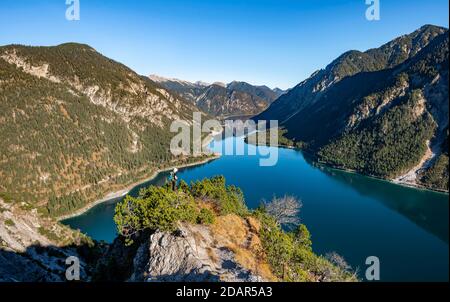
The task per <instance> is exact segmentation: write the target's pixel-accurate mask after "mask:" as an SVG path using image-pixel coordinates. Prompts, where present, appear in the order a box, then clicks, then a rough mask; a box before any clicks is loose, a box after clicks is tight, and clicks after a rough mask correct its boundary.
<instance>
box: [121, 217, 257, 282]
mask: <svg viewBox="0 0 450 302" xmlns="http://www.w3.org/2000/svg"><path fill="white" fill-rule="evenodd" d="M130 281H146V282H214V281H225V282H260V281H264V279H263V278H262V277H260V276H257V275H255V274H253V273H252V272H251V271H249V270H248V269H246V268H244V267H243V266H242V265H241V264H239V263H238V262H237V260H236V257H235V253H234V252H233V251H231V250H230V249H229V248H227V247H226V246H224V245H222V244H221V243H220V242H217V240H215V238H214V237H213V235H212V234H211V231H210V229H209V227H207V226H203V225H195V226H192V225H181V226H180V228H179V230H178V231H177V232H175V233H172V234H171V233H167V232H156V233H155V234H153V235H151V237H150V240H149V241H148V242H145V243H144V244H142V245H141V246H140V247H139V249H138V251H137V253H136V257H135V258H134V272H133V275H132V276H131V278H130Z"/></svg>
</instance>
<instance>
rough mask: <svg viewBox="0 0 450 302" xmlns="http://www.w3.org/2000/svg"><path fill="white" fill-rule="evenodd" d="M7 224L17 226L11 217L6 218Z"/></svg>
mask: <svg viewBox="0 0 450 302" xmlns="http://www.w3.org/2000/svg"><path fill="white" fill-rule="evenodd" d="M5 225H7V226H11V227H12V226H15V225H16V224H15V223H14V221H12V220H11V219H6V220H5Z"/></svg>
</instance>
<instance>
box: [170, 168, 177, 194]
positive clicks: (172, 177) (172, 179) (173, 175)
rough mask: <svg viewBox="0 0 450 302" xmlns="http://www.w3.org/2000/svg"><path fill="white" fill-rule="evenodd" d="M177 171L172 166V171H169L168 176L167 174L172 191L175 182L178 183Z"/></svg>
mask: <svg viewBox="0 0 450 302" xmlns="http://www.w3.org/2000/svg"><path fill="white" fill-rule="evenodd" d="M177 173H178V169H177V168H173V171H172V172H170V176H169V182H170V183H171V186H172V190H173V191H176V190H177V183H178V176H177Z"/></svg>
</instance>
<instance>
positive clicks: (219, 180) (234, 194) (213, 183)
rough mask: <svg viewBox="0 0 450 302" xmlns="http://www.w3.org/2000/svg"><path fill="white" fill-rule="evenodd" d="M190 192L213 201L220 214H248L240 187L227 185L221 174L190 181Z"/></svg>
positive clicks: (197, 196) (196, 196)
mask: <svg viewBox="0 0 450 302" xmlns="http://www.w3.org/2000/svg"><path fill="white" fill-rule="evenodd" d="M191 193H192V196H194V197H195V198H199V199H203V200H208V201H211V202H214V203H215V204H216V205H217V206H218V208H219V209H220V212H221V214H222V215H227V214H237V215H239V216H245V215H247V214H248V209H247V206H246V205H245V200H244V194H243V193H242V191H241V189H239V188H237V187H235V186H227V185H226V181H225V177H223V176H216V177H213V178H211V179H203V180H201V181H197V182H194V183H192V184H191Z"/></svg>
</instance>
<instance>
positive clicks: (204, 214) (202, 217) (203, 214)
mask: <svg viewBox="0 0 450 302" xmlns="http://www.w3.org/2000/svg"><path fill="white" fill-rule="evenodd" d="M215 218H216V216H215V215H214V213H213V212H212V211H211V210H210V209H206V208H203V209H201V210H200V213H199V214H198V216H197V223H198V224H213V223H214V220H215Z"/></svg>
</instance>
